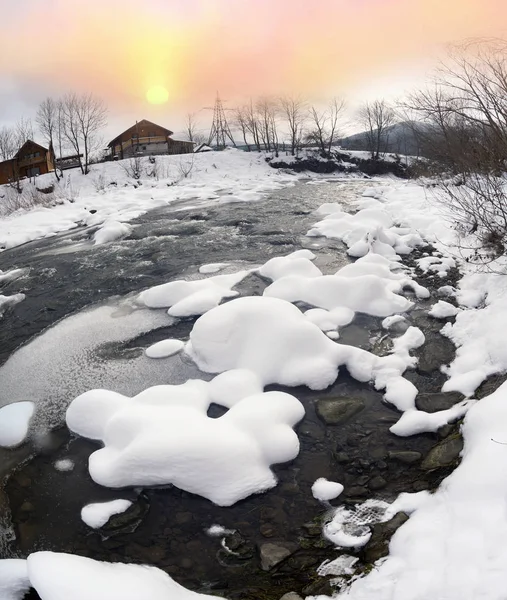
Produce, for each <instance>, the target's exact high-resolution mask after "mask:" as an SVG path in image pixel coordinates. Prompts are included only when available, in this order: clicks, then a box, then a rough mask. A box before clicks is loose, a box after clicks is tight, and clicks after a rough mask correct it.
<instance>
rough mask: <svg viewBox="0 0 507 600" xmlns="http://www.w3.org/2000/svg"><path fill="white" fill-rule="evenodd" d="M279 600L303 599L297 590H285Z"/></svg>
mask: <svg viewBox="0 0 507 600" xmlns="http://www.w3.org/2000/svg"><path fill="white" fill-rule="evenodd" d="M280 600H303V598H301V596H300V595H299V594H298V593H297V592H287V593H286V594H284V595H283V596H282V597H281V598H280Z"/></svg>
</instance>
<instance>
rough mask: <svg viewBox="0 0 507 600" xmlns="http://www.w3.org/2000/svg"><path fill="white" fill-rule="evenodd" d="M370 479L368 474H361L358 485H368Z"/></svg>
mask: <svg viewBox="0 0 507 600" xmlns="http://www.w3.org/2000/svg"><path fill="white" fill-rule="evenodd" d="M369 480H370V478H369V477H368V475H361V477H358V478H357V481H356V483H357V485H366V484H367V483H368V481H369Z"/></svg>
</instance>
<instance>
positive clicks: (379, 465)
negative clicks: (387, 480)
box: [375, 460, 388, 470]
mask: <svg viewBox="0 0 507 600" xmlns="http://www.w3.org/2000/svg"><path fill="white" fill-rule="evenodd" d="M375 464H376V467H377V468H378V469H382V470H384V469H387V466H388V465H387V463H386V462H385V461H384V460H379V461H377V462H376V463H375Z"/></svg>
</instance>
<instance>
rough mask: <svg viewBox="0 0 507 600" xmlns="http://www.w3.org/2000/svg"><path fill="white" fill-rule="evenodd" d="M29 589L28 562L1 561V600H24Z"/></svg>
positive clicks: (17, 560)
mask: <svg viewBox="0 0 507 600" xmlns="http://www.w3.org/2000/svg"><path fill="white" fill-rule="evenodd" d="M29 589H30V582H29V581H28V569H27V566H26V560H22V559H18V558H5V559H3V560H0V598H1V599H2V600H23V598H24V597H25V593H26V592H28V590H29Z"/></svg>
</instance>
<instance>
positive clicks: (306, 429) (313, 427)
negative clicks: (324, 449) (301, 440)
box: [298, 422, 326, 442]
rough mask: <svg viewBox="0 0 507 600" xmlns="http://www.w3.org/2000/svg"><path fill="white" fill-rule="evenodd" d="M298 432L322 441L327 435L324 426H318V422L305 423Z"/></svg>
mask: <svg viewBox="0 0 507 600" xmlns="http://www.w3.org/2000/svg"><path fill="white" fill-rule="evenodd" d="M298 434H300V435H304V436H305V437H309V438H312V439H314V440H317V441H319V442H321V441H322V440H323V439H324V438H325V437H326V432H325V430H324V429H323V428H322V426H320V427H319V426H318V425H317V424H316V423H311V422H308V423H303V424H302V425H300V427H299V428H298Z"/></svg>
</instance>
